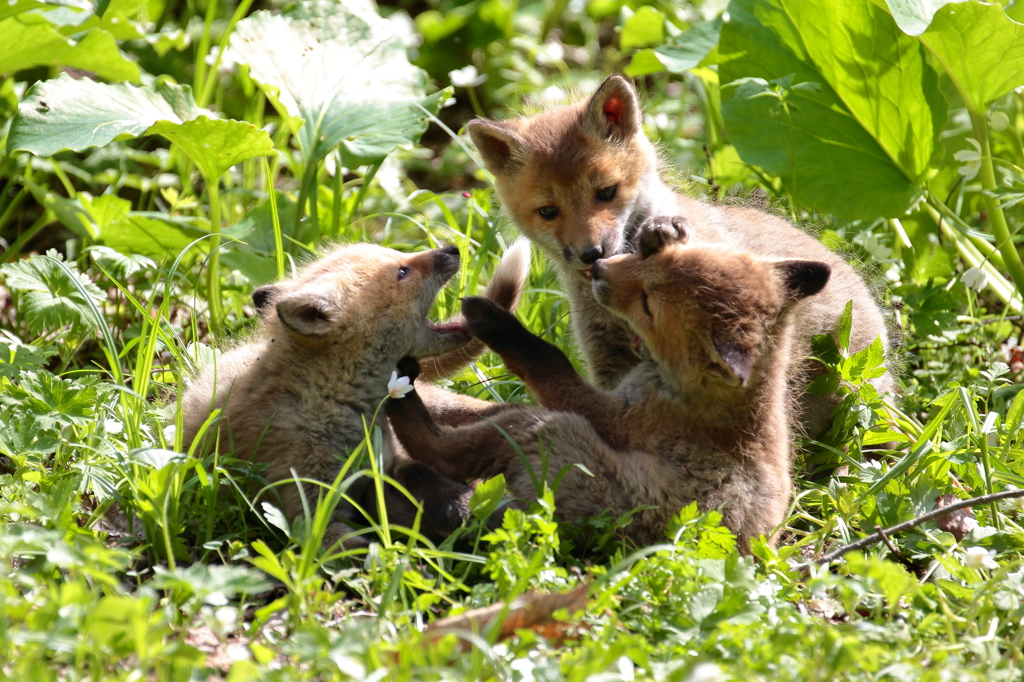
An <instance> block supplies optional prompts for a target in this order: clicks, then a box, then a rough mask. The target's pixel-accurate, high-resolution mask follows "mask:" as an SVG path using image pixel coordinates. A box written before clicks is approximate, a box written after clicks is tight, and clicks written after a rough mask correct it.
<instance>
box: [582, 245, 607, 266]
mask: <svg viewBox="0 0 1024 682" xmlns="http://www.w3.org/2000/svg"><path fill="white" fill-rule="evenodd" d="M603 255H604V249H603V248H602V247H601V245H600V244H598V245H597V246H594V247H592V248H589V249H587V250H586V251H584V252H583V253H581V254H580V260H581V261H583V262H584V263H586V264H587V265H590V264H592V263H593V262H594V261H596V260H597V259H598V258H600V257H601V256H603Z"/></svg>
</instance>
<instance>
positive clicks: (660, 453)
mask: <svg viewBox="0 0 1024 682" xmlns="http://www.w3.org/2000/svg"><path fill="white" fill-rule="evenodd" d="M829 273H830V267H829V265H828V264H827V263H823V262H818V261H793V260H788V261H772V260H766V259H762V258H757V257H753V256H751V255H749V254H745V253H740V252H736V251H733V250H730V249H727V248H724V247H720V246H700V247H690V246H683V245H678V244H673V245H669V246H665V247H663V248H660V249H659V250H657V251H653V252H650V253H649V254H648V255H647V257H644V256H642V255H631V256H617V257H614V258H611V259H607V260H599V261H597V264H596V265H595V267H594V282H593V293H594V296H595V299H596V300H597V301H599V302H600V304H601V305H602V306H603V307H604V308H605V309H606V310H608V311H609V312H610V313H612V314H614V315H616V316H617V317H618V318H619V319H621V320H623V322H624V323H626V324H627V325H629V327H630V329H631V331H632V332H634V333H636V334H639V335H640V336H641V337H642V338H643V340H644V342H645V343H646V346H647V348H648V349H649V350H650V355H651V358H650V359H647V360H643V361H641V362H639V363H638V364H637V365H636V366H634V367H633V369H632V370H631V371H630V372H629V374H627V375H626V377H624V378H623V379H622V381H621V382H620V383H619V384H618V386H617V387H616V389H615V390H614V391H608V390H603V389H601V388H598V387H596V386H593V385H591V384H589V383H587V382H586V381H584V380H583V379H582V378H581V377H580V376H579V375H578V374H577V373H576V372H575V370H574V369H573V367H572V365H571V364H570V362H569V360H568V359H567V358H566V357H565V355H564V354H563V353H562V352H561V351H560V350H558V348H556V347H555V346H553V345H551V344H548V343H547V342H545V341H543V340H541V339H540V338H538V337H536V336H534V335H532V334H531V333H529V332H528V331H526V329H525V328H523V327H522V325H520V324H519V323H518V322H517V321H516V320H515V318H514V317H513V316H512V315H510V314H508V313H506V312H504V311H502V310H500V309H499V308H497V307H496V306H494V305H493V304H490V303H488V302H487V301H485V300H483V299H466V300H465V301H464V303H463V313H464V315H465V316H466V318H467V320H468V322H469V325H470V330H471V332H472V333H473V334H474V335H475V336H478V337H479V338H480V339H482V340H483V341H484V342H486V343H487V344H488V346H490V347H491V348H492V349H493V350H495V351H496V352H498V353H499V354H501V356H502V359H503V360H504V361H505V363H506V366H507V367H508V368H509V369H510V370H512V371H513V372H515V373H517V374H519V375H520V376H521V377H522V378H523V380H524V381H525V382H526V383H527V385H528V386H529V387H530V389H531V391H533V392H534V394H535V395H536V397H537V399H538V401H539V402H540V403H541V405H542V406H543V408H539V409H536V408H520V409H509V410H505V411H503V412H501V413H499V414H497V415H495V416H494V418H493V423H494V424H496V425H497V426H499V427H501V429H502V430H503V431H504V433H505V434H508V435H509V436H510V437H511V438H512V439H513V440H514V441H515V443H516V445H517V446H518V447H519V448H520V449H521V451H522V453H523V454H524V455H525V458H526V460H527V462H528V463H529V466H530V467H531V468H533V469H534V471H535V472H536V474H537V475H538V476H539V475H541V469H542V468H543V467H544V466H545V463H546V466H547V477H548V480H549V481H551V480H553V479H554V478H555V476H556V475H557V474H558V472H559V471H562V470H563V469H565V468H566V467H569V468H570V469H569V472H568V474H567V475H566V476H565V478H564V479H563V480H562V482H561V486H560V487H559V489H558V490H557V492H556V510H557V513H558V514H559V516H560V517H561V518H563V519H570V520H576V519H581V518H585V517H588V516H593V515H596V514H598V513H600V512H601V511H603V510H606V509H610V510H611V511H612V512H613V513H614V514H616V515H620V514H625V513H627V512H629V511H632V510H633V509H636V508H638V507H645V506H650V507H652V508H649V509H644V510H642V511H640V512H639V513H637V514H636V515H635V516H634V517H633V522H632V524H631V525H630V526H629V527H628V528H627V533H628V534H629V536H630V537H631V538H632V539H633V540H635V541H636V542H638V543H650V542H656V541H658V540H660V539H662V538H663V537H664V533H665V528H666V526H667V523H668V521H669V519H670V518H671V516H672V515H673V514H675V513H676V512H677V511H678V510H679V509H680V508H681V507H682V506H684V505H685V504H688V503H689V502H692V501H694V500H696V501H697V502H698V504H699V506H700V507H701V508H702V509H705V510H707V509H718V508H720V509H722V512H723V515H724V519H725V523H726V524H727V525H728V526H729V527H730V528H731V529H732V530H733V531H734V532H735V533H736V534H737V536H738V537H739V538H740V542H741V547H742V548H744V549H746V548H748V547H749V545H748V541H749V539H750V538H751V537H754V536H756V535H759V534H765V535H768V536H771V535H772V533H773V529H774V528H775V527H776V526H778V525H779V524H780V523H781V522H782V521H783V520H784V519H785V514H786V509H787V506H788V503H789V499H790V495H791V491H790V473H789V470H790V457H791V448H792V443H791V437H790V433H789V427H788V421H789V420H788V417H789V415H788V413H787V406H788V404H789V397H788V392H789V389H788V387H787V378H788V377H787V372H788V370H789V367H790V354H791V349H792V346H793V334H792V332H793V329H794V325H795V324H796V323H797V322H798V318H799V314H800V313H799V311H800V310H801V306H800V305H799V302H800V301H802V300H805V299H807V298H808V297H810V296H813V295H814V294H816V293H817V292H818V291H820V290H821V289H822V288H823V287H824V286H825V284H826V283H827V281H828V278H829ZM387 410H388V415H389V417H390V419H391V422H392V425H393V428H394V430H395V434H396V435H397V437H398V438H399V440H400V441H401V442H402V443H403V444H404V445H405V446H406V447H407V449H408V451H409V454H410V455H411V456H412V457H413V458H415V459H416V460H418V461H421V462H424V463H428V464H430V465H431V466H432V467H435V468H437V470H438V471H439V472H441V473H442V474H444V475H445V476H448V477H450V478H454V479H466V478H473V477H477V476H485V475H494V474H497V473H503V474H504V475H505V478H506V482H507V485H508V488H509V490H510V491H511V492H512V494H513V495H514V496H517V497H524V498H529V497H531V496H534V495H536V491H535V490H534V488H533V484H532V482H531V478H530V476H529V473H528V471H527V467H526V466H524V464H523V462H522V459H521V458H520V457H519V456H518V455H517V453H516V452H515V448H513V446H512V445H511V444H510V443H509V442H508V439H507V438H506V437H505V435H504V434H503V433H501V432H500V431H499V430H498V429H496V428H494V425H492V424H489V423H480V424H475V425H467V426H462V427H459V428H452V427H450V426H445V425H441V424H438V423H437V422H436V421H435V420H434V419H432V418H431V416H430V413H429V411H428V410H427V409H426V407H424V406H423V405H422V403H421V402H419V401H418V399H417V397H416V395H415V393H414V394H410V395H409V396H407V397H406V398H404V399H401V400H389V401H388V403H387ZM573 464H583V465H584V466H586V467H587V469H588V470H589V471H590V472H591V473H592V474H593V476H591V475H588V474H585V473H584V472H582V471H580V470H579V469H576V468H572V465H573Z"/></svg>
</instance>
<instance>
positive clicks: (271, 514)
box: [261, 502, 292, 537]
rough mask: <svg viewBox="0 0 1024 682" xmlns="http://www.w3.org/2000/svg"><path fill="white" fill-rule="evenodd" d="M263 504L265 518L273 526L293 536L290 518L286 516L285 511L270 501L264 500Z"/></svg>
mask: <svg viewBox="0 0 1024 682" xmlns="http://www.w3.org/2000/svg"><path fill="white" fill-rule="evenodd" d="M261 504H262V506H263V518H264V519H266V520H267V523H269V524H270V525H271V526H274V527H275V528H278V529H280V530H281V531H282V532H284V534H285V535H286V536H289V537H290V536H291V532H292V529H291V526H290V525H288V519H287V518H286V517H285V515H284V512H282V511H281V510H280V509H278V508H277V507H275V506H274V505H272V504H270V503H269V502H262V503H261Z"/></svg>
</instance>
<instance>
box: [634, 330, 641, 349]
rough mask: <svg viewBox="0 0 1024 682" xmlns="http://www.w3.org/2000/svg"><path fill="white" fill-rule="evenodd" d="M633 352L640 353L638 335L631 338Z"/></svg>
mask: <svg viewBox="0 0 1024 682" xmlns="http://www.w3.org/2000/svg"><path fill="white" fill-rule="evenodd" d="M633 352H634V353H639V352H640V335H639V334H635V335H634V336H633Z"/></svg>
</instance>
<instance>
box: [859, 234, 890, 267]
mask: <svg viewBox="0 0 1024 682" xmlns="http://www.w3.org/2000/svg"><path fill="white" fill-rule="evenodd" d="M861 246H863V247H864V250H865V251H867V252H868V253H870V254H871V255H872V256H874V258H875V260H878V261H882V262H885V261H886V260H888V258H889V256H891V255H892V249H890V248H889V247H888V246H886V245H885V244H882V243H880V242H879V241H878V235H875V234H869V235H868V236H866V237H864V239H862V240H861Z"/></svg>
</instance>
